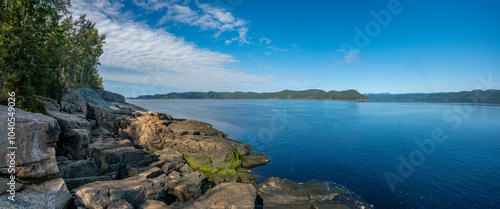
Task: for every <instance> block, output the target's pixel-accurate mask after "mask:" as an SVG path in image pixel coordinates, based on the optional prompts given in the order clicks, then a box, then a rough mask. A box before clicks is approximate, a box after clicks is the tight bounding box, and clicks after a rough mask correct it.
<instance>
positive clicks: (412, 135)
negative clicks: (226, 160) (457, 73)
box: [129, 100, 500, 209]
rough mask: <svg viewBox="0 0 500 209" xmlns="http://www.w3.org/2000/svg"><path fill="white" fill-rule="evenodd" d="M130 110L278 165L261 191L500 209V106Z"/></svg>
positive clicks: (270, 168)
mask: <svg viewBox="0 0 500 209" xmlns="http://www.w3.org/2000/svg"><path fill="white" fill-rule="evenodd" d="M129 102H131V103H134V104H137V105H139V106H142V107H144V108H146V109H149V110H152V111H158V112H165V113H168V114H171V115H172V116H174V117H175V118H188V119H196V120H201V121H204V122H208V123H210V124H212V125H214V127H215V128H217V129H219V130H221V131H223V132H225V133H226V134H228V135H229V138H233V139H236V140H239V141H242V142H245V143H247V144H249V145H250V146H251V147H253V148H254V149H255V150H256V151H257V152H261V153H264V154H266V155H268V156H269V157H270V158H271V163H269V164H268V165H266V166H262V167H258V168H255V169H253V170H252V174H254V175H257V176H258V179H257V181H259V182H262V181H264V180H265V179H267V178H268V177H271V176H278V177H283V178H288V179H291V180H294V181H298V182H305V181H308V180H310V179H317V180H320V181H325V182H334V183H335V184H339V185H343V186H344V187H347V188H349V190H350V191H352V192H354V193H356V194H357V195H359V196H361V198H362V199H364V200H366V201H368V202H370V203H372V204H373V205H374V207H375V208H453V209H456V208H464V209H465V208H467V209H470V208H478V209H482V208H500V106H498V105H474V104H442V103H378V102H367V103H356V102H336V101H291V100H130V101H129ZM433 136H434V138H433ZM424 142H427V143H424ZM419 144H420V146H419ZM422 144H423V145H422ZM399 167H400V168H401V169H398V168H399ZM389 182H392V184H393V189H394V190H391V186H390V185H391V183H389Z"/></svg>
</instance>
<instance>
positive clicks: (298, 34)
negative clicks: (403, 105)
mask: <svg viewBox="0 0 500 209" xmlns="http://www.w3.org/2000/svg"><path fill="white" fill-rule="evenodd" d="M72 5H73V7H72V9H71V10H72V11H73V15H74V16H78V15H81V14H87V17H88V18H89V19H90V20H92V21H93V22H95V23H96V27H97V28H98V29H99V31H100V32H101V33H104V34H106V35H107V40H106V41H107V43H106V44H105V46H104V55H103V56H102V57H101V66H100V67H99V69H100V73H101V75H102V77H103V79H104V87H105V89H107V90H110V91H115V92H118V93H121V94H124V95H126V96H137V95H143V94H158V93H168V92H173V91H175V92H184V91H256V92H269V91H280V90H284V89H292V90H304V89H312V88H314V89H323V90H327V91H328V90H346V89H356V90H358V91H360V92H361V93H385V92H389V93H415V92H450V91H462V90H472V89H476V88H478V87H481V88H485V87H484V86H485V85H481V80H484V79H485V78H486V80H489V81H497V80H498V81H500V13H498V9H500V2H499V1H495V0H482V1H461V0H454V1H451V0H450V1H430V0H381V1H373V0H364V1H361V0H336V1H333V0H331V1H326V0H325V1H305V0H304V1H291V0H287V1H284V0H273V1H263V0H209V1H202V0H199V1H197V0H191V1H189V0H187V1H186V0H134V1H109V0H90V1H87V0H85V1H80V0H74V1H72ZM496 83H497V82H495V84H496ZM490 86H491V87H492V88H500V86H495V85H490Z"/></svg>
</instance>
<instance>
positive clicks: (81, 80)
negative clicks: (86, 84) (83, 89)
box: [80, 61, 85, 85]
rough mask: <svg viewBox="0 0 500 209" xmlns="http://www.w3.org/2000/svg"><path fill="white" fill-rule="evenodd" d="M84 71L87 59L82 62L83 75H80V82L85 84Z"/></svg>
mask: <svg viewBox="0 0 500 209" xmlns="http://www.w3.org/2000/svg"><path fill="white" fill-rule="evenodd" d="M83 71H85V61H83V64H82V75H81V76H80V84H81V85H83Z"/></svg>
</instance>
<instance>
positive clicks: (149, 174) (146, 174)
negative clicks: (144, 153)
mask: <svg viewBox="0 0 500 209" xmlns="http://www.w3.org/2000/svg"><path fill="white" fill-rule="evenodd" d="M161 174H164V173H163V171H162V170H161V169H160V168H158V167H152V168H150V169H148V170H146V171H143V172H141V173H139V174H138V175H137V176H139V177H140V178H145V179H150V178H156V177H158V176H160V175H161Z"/></svg>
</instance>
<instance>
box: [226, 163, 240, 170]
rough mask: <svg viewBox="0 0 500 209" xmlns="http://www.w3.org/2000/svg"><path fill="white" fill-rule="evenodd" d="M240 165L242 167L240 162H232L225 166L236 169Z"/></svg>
mask: <svg viewBox="0 0 500 209" xmlns="http://www.w3.org/2000/svg"><path fill="white" fill-rule="evenodd" d="M241 167H242V165H241V162H234V163H232V164H231V165H229V166H227V168H230V169H238V168H241Z"/></svg>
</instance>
